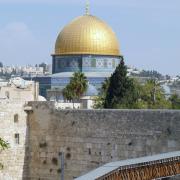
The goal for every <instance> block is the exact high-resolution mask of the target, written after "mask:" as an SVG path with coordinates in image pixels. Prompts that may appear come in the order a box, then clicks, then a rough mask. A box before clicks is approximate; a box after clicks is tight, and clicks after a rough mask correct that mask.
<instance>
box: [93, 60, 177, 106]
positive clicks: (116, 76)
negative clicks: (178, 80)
mask: <svg viewBox="0 0 180 180" xmlns="http://www.w3.org/2000/svg"><path fill="white" fill-rule="evenodd" d="M94 107H95V108H111V109H125V108H127V109H180V98H179V97H178V95H171V97H170V98H168V97H167V96H166V95H165V92H164V89H163V88H162V86H161V85H160V84H159V82H158V81H157V78H156V79H154V78H153V79H150V80H147V81H146V82H145V83H144V84H141V83H140V82H138V81H137V80H136V79H134V78H133V77H128V76H127V67H126V66H125V64H124V62H123V61H121V63H120V64H119V66H118V67H117V68H116V70H115V72H114V73H113V74H112V76H111V77H110V78H108V79H106V80H105V81H104V82H103V83H102V87H101V90H100V94H99V96H98V97H97V98H96V102H95V105H94Z"/></svg>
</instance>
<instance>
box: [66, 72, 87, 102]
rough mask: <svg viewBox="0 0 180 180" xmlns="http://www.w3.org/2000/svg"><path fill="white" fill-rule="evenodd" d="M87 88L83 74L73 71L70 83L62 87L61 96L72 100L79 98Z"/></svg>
mask: <svg viewBox="0 0 180 180" xmlns="http://www.w3.org/2000/svg"><path fill="white" fill-rule="evenodd" d="M87 88H88V81H87V78H86V77H85V75H84V74H83V73H81V72H75V73H74V74H73V77H71V79H70V83H69V84H68V85H67V86H66V87H65V88H64V90H63V96H64V98H65V99H66V100H69V101H72V102H74V101H75V100H80V98H81V97H82V95H83V94H84V93H85V92H86V91H87Z"/></svg>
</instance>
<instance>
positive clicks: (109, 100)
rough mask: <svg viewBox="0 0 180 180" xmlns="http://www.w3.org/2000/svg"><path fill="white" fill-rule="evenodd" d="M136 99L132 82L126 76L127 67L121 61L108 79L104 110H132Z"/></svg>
mask: <svg viewBox="0 0 180 180" xmlns="http://www.w3.org/2000/svg"><path fill="white" fill-rule="evenodd" d="M137 99H138V97H137V93H136V92H135V86H134V83H133V80H132V79H130V78H129V77H128V76H127V67H126V66H125V64H124V61H123V60H121V62H120V64H119V65H118V66H117V68H116V70H115V72H114V73H113V74H112V76H111V77H110V84H109V88H108V91H107V95H106V98H105V104H104V108H133V104H134V103H135V102H136V101H137Z"/></svg>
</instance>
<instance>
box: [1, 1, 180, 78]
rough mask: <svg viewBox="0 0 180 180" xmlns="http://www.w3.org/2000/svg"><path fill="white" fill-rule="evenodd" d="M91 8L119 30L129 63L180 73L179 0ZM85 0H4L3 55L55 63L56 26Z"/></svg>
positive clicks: (21, 61) (8, 60)
mask: <svg viewBox="0 0 180 180" xmlns="http://www.w3.org/2000/svg"><path fill="white" fill-rule="evenodd" d="M90 2H91V14H93V15H96V16H98V17H99V18H101V19H102V20H104V21H106V22H107V23H108V24H109V25H110V26H111V27H112V28H113V30H114V31H115V32H116V34H117V37H118V39H119V42H120V48H121V53H122V54H123V55H124V57H125V61H126V64H128V65H131V66H134V67H138V68H140V69H142V68H144V69H149V70H152V69H155V70H158V71H160V72H161V73H163V74H171V75H177V74H180V23H179V22H180V0H111V1H109V0H106V1H105V0H91V1H90ZM84 9H85V0H0V61H2V62H3V63H4V64H7V65H12V64H13V65H25V64H36V63H40V62H43V61H44V62H47V63H51V56H50V54H52V53H53V51H54V43H55V40H56V37H57V35H58V32H59V31H60V30H61V29H62V28H63V26H64V25H66V24H67V23H69V22H70V21H71V20H72V19H73V18H75V17H77V16H80V15H83V14H84V11H85V10H84Z"/></svg>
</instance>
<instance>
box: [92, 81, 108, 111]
mask: <svg viewBox="0 0 180 180" xmlns="http://www.w3.org/2000/svg"><path fill="white" fill-rule="evenodd" d="M109 83H110V78H106V79H105V81H104V82H103V83H102V85H101V89H100V92H99V95H98V96H97V97H96V98H95V104H94V108H95V109H102V108H104V105H105V98H106V95H107V91H108V88H109Z"/></svg>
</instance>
